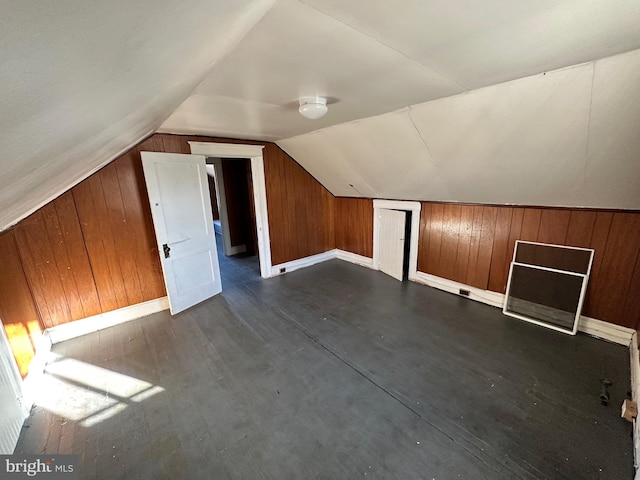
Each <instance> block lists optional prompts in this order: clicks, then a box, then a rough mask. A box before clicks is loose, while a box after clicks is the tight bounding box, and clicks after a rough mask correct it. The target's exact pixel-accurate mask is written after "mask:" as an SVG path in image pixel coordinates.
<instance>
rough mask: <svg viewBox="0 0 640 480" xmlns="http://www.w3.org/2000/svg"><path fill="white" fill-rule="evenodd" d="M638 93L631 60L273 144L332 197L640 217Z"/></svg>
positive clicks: (633, 55) (636, 68)
mask: <svg viewBox="0 0 640 480" xmlns="http://www.w3.org/2000/svg"><path fill="white" fill-rule="evenodd" d="M638 85H640V50H635V51H632V52H628V53H625V54H621V55H618V56H615V57H610V58H606V59H603V60H598V61H596V62H591V63H587V64H582V65H578V66H575V67H570V68H566V69H561V70H556V71H553V72H548V73H544V74H540V75H535V76H532V77H527V78H523V79H519V80H514V81H511V82H507V83H502V84H499V85H493V86H490V87H485V88H481V89H479V90H473V91H470V92H467V93H464V94H461V95H456V96H453V97H447V98H443V99H439V100H434V101H431V102H427V103H423V104H419V105H414V106H411V107H410V108H407V109H403V110H400V111H397V112H392V113H388V114H384V115H381V116H377V117H371V118H366V119H361V120H357V121H354V122H351V123H347V124H342V125H336V126H333V127H328V128H325V129H321V130H318V131H315V132H313V133H310V134H306V135H299V136H295V137H292V138H288V139H284V140H281V141H279V142H277V143H278V145H280V146H281V147H282V148H284V149H285V150H286V151H287V152H288V153H289V154H290V155H292V156H293V157H294V158H295V159H296V160H297V161H298V162H299V163H300V164H301V165H302V166H303V167H305V168H306V169H308V170H309V171H310V172H311V173H312V174H313V175H314V176H315V177H316V178H317V179H318V180H319V181H320V182H321V183H322V184H323V185H325V186H326V187H327V188H328V189H329V190H330V191H331V192H332V193H333V194H334V195H340V196H363V197H381V198H391V199H411V200H443V201H460V202H478V203H494V204H520V205H549V206H553V205H555V206H571V207H580V206H584V207H601V208H622V209H638V208H640V162H638V161H637V158H638V152H640V135H639V134H638V132H640V89H639V88H638V87H637V86H638ZM350 172H354V174H350ZM351 185H353V187H352V186H351Z"/></svg>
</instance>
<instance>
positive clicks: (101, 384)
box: [35, 354, 164, 427]
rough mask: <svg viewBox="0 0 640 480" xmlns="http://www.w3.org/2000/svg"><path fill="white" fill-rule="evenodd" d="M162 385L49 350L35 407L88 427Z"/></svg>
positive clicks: (137, 401)
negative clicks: (50, 355) (52, 352)
mask: <svg viewBox="0 0 640 480" xmlns="http://www.w3.org/2000/svg"><path fill="white" fill-rule="evenodd" d="M163 391H164V388H162V387H160V386H158V385H153V384H151V383H149V382H145V381H144V380H140V379H138V378H134V377H131V376H129V375H123V374H121V373H118V372H114V371H112V370H108V369H106V368H102V367H98V366H96V365H91V364H89V363H85V362H82V361H80V360H76V359H73V358H66V357H63V356H60V355H56V354H53V357H52V359H51V360H50V362H49V363H48V364H47V366H46V368H45V371H44V374H43V375H42V379H41V383H40V384H39V388H38V390H37V392H36V395H35V403H36V405H38V406H39V407H42V408H45V409H46V410H48V411H50V412H52V413H54V414H56V415H59V416H61V417H64V418H66V419H68V420H72V421H76V422H79V423H80V425H82V426H85V427H90V426H92V425H96V424H98V423H100V422H102V421H104V420H106V419H108V418H111V417H113V416H115V415H117V414H118V413H120V412H122V411H123V410H125V409H126V408H128V407H129V406H131V405H132V404H136V403H140V402H142V401H144V400H147V399H149V398H151V397H153V396H154V395H157V394H158V393H161V392H163Z"/></svg>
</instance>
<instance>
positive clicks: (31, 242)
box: [15, 209, 73, 328]
mask: <svg viewBox="0 0 640 480" xmlns="http://www.w3.org/2000/svg"><path fill="white" fill-rule="evenodd" d="M15 237H16V242H17V245H18V251H19V254H20V258H21V260H22V266H23V268H24V272H25V274H26V276H27V280H28V281H29V285H30V287H31V292H32V293H33V298H34V300H35V302H36V305H37V307H38V311H39V312H40V314H41V318H42V322H43V324H44V326H45V327H47V328H48V327H53V326H55V325H59V324H60V323H65V322H68V321H70V320H72V319H73V317H72V315H71V308H70V306H69V303H68V300H67V297H66V295H65V291H64V286H63V285H62V280H61V272H60V271H59V269H58V265H57V263H56V260H55V255H54V253H53V248H52V245H51V240H50V239H49V236H48V234H47V228H46V225H45V220H44V213H43V209H40V210H38V211H37V212H35V213H34V214H32V215H30V216H29V217H27V218H25V219H24V220H23V221H22V222H20V223H19V224H18V225H17V226H16V228H15Z"/></svg>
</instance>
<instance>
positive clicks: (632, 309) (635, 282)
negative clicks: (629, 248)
mask: <svg viewBox="0 0 640 480" xmlns="http://www.w3.org/2000/svg"><path fill="white" fill-rule="evenodd" d="M639 250H640V249H639ZM622 318H623V319H627V322H628V324H630V325H631V326H632V328H635V329H636V330H637V329H638V326H640V254H638V258H637V259H636V265H635V267H634V269H633V275H632V277H631V281H630V282H629V287H628V288H627V296H626V298H625V302H624V309H623V311H622Z"/></svg>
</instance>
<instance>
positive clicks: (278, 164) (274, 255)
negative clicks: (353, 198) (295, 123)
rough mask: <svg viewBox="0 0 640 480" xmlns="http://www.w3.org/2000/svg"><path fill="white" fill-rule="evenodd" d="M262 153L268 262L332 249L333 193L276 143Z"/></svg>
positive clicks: (333, 245)
mask: <svg viewBox="0 0 640 480" xmlns="http://www.w3.org/2000/svg"><path fill="white" fill-rule="evenodd" d="M263 155H264V170H265V172H264V173H265V180H266V187H267V208H268V214H269V234H270V236H271V262H272V264H273V265H277V264H280V263H284V262H288V261H290V260H295V259H298V258H303V257H306V256H309V255H314V254H317V253H322V252H326V251H328V250H332V249H334V248H335V245H336V243H335V222H334V197H333V195H332V194H331V193H329V191H327V190H326V189H325V188H324V187H323V186H322V185H320V183H318V182H317V181H316V179H315V178H313V177H312V176H311V175H310V174H309V173H307V171H306V170H304V169H303V168H302V167H301V166H300V165H298V164H297V163H296V162H295V161H294V160H293V159H292V158H291V157H290V156H289V155H287V154H286V153H285V152H284V151H283V150H281V149H280V148H279V147H278V146H277V145H274V144H267V145H266V147H265V149H264V152H263Z"/></svg>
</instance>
